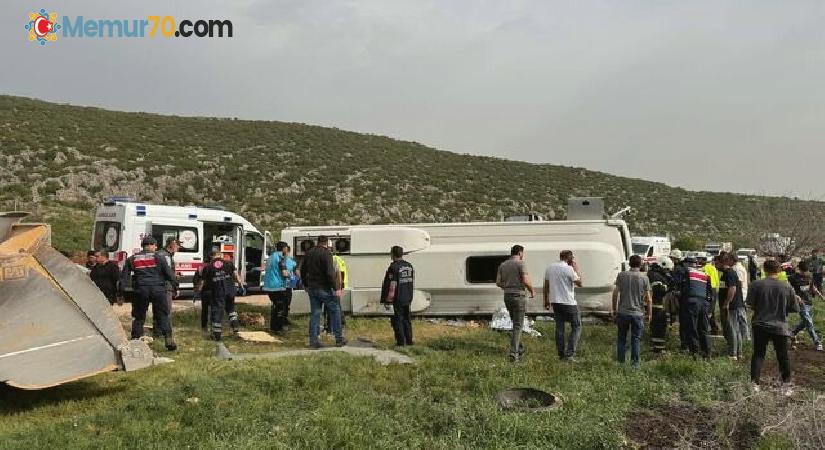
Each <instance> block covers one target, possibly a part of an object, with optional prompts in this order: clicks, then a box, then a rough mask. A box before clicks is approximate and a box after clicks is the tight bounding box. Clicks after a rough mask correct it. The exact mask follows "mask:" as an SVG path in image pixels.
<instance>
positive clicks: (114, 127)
mask: <svg viewBox="0 0 825 450" xmlns="http://www.w3.org/2000/svg"><path fill="white" fill-rule="evenodd" d="M111 195H129V196H133V197H136V198H139V199H141V200H142V201H145V202H154V203H167V204H221V205H224V206H225V207H226V208H228V209H230V210H233V211H236V212H239V213H241V214H243V215H245V216H246V217H247V218H249V219H250V220H251V221H253V222H254V223H256V224H259V225H261V226H262V227H263V228H265V229H269V230H271V231H273V232H277V231H278V230H279V229H280V228H282V227H283V226H285V225H286V224H332V223H387V222H430V221H467V220H499V219H500V218H501V217H502V216H506V215H510V214H513V213H519V212H524V211H535V212H539V213H542V214H545V215H548V216H550V217H555V218H562V217H563V216H564V214H565V208H566V202H567V199H568V197H570V196H582V195H592V196H601V197H604V198H605V200H606V203H607V205H608V210H609V211H615V210H617V209H619V208H621V207H623V206H626V205H627V206H631V207H633V212H632V213H631V214H630V215H629V216H627V219H628V221H629V222H630V224H631V227H632V231H633V232H634V234H640V235H645V234H653V233H656V234H661V233H666V232H669V233H672V234H674V235H676V236H694V237H697V238H700V239H702V238H714V239H724V240H741V239H743V236H746V235H747V233H746V230H748V229H749V228H752V223H751V218H752V217H754V215H758V214H759V212H760V211H763V210H764V209H765V207H766V205H769V204H770V202H772V201H776V200H777V199H775V198H768V197H758V196H750V195H737V194H728V193H711V192H690V191H686V190H684V189H679V188H672V187H668V186H666V185H664V184H661V183H653V182H648V181H643V180H637V179H631V178H624V177H617V176H612V175H608V174H605V173H600V172H594V171H589V170H585V169H580V168H573V167H563V166H555V165H537V164H528V163H524V162H517V161H508V160H502V159H497V158H490V157H479V156H469V155H461V154H456V153H450V152H445V151H439V150H436V149H433V148H430V147H427V146H424V145H421V144H418V143H415V142H405V141H399V140H395V139H391V138H387V137H382V136H375V135H369V134H360V133H353V132H348V131H342V130H339V129H335V128H324V127H318V126H311V125H304V124H298V123H283V122H265V121H246V120H232V119H214V118H200V117H174V116H162V115H156V114H145V113H124V112H115V111H106V110H102V109H98V108H88V107H77V106H68V105H59V104H53V103H47V102H43V101H38V100H32V99H26V98H20V97H11V96H0V210H3V209H11V208H13V207H14V205H15V204H17V205H18V207H19V208H20V209H25V210H32V211H34V212H35V213H36V215H37V216H38V218H39V219H42V220H48V221H49V222H50V223H52V225H53V228H54V234H55V245H56V246H57V247H59V248H61V249H64V250H74V249H83V248H86V247H87V246H88V241H89V236H90V234H91V228H90V223H91V220H92V211H93V208H94V205H95V203H97V202H98V201H100V200H101V199H103V198H105V197H107V196H111ZM820 206H821V205H820Z"/></svg>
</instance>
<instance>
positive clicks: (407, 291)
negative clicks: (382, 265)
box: [263, 236, 415, 349]
mask: <svg viewBox="0 0 825 450" xmlns="http://www.w3.org/2000/svg"><path fill="white" fill-rule="evenodd" d="M290 253H291V248H290V247H289V244H287V243H286V242H278V243H277V244H276V245H275V252H274V253H273V254H272V255H270V257H269V260H268V262H267V267H266V269H265V275H264V282H263V290H264V292H266V293H267V294H268V295H269V299H270V301H271V302H272V308H271V317H270V330H271V331H272V332H273V333H275V334H277V335H282V334H284V333H285V332H286V331H287V330H289V327H290V325H291V322H290V321H289V309H290V304H291V302H292V291H293V290H294V289H299V288H300V289H304V290H305V291H306V293H307V296H308V297H309V305H310V319H309V347H310V348H313V349H318V348H321V347H323V345H322V344H321V341H320V336H321V320H322V316H323V317H324V320H325V322H326V325H325V326H324V330H325V331H327V332H329V333H330V334H332V335H333V336H334V337H335V345H336V346H339V347H340V346H344V345H346V344H347V339H346V338H345V337H344V331H343V324H344V322H343V313H342V310H341V299H342V298H343V295H344V288H345V287H347V285H348V283H349V279H348V274H347V266H346V262H345V261H344V259H343V258H341V257H340V256H339V255H336V254H334V253H333V251H332V249H331V248H330V241H329V238H328V237H327V236H319V237H318V239H317V240H316V242H315V246H314V247H312V248H311V249H310V250H309V251H307V252H306V254H305V255H303V258H301V262H300V264H298V263H297V262H296V261H295V259H293V258H292V256H290ZM390 259H391V261H392V262H391V263H390V265H389V267H388V268H387V271H386V273H385V275H384V281H383V283H382V288H381V298H380V301H381V303H382V304H384V305H386V306H387V307H388V308H389V307H390V306H391V307H392V310H393V316H392V318H391V320H390V322H391V324H392V329H393V333H394V335H395V341H396V345H398V346H404V345H413V334H412V320H411V313H410V305H411V303H412V299H413V283H414V278H415V270H414V269H413V266H412V264H410V263H409V262H407V261H405V260H404V249H403V248H401V247H399V246H393V247H392V248H391V249H390Z"/></svg>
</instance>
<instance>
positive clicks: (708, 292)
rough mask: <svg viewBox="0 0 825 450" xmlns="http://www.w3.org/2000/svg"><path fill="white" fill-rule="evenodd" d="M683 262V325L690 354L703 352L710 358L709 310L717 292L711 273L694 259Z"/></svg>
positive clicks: (681, 318) (681, 303)
mask: <svg viewBox="0 0 825 450" xmlns="http://www.w3.org/2000/svg"><path fill="white" fill-rule="evenodd" d="M683 265H684V267H685V271H684V272H683V273H684V276H682V277H680V278H681V285H680V286H679V290H680V295H679V298H680V301H679V308H680V314H679V316H680V317H679V328H680V330H682V332H683V333H684V336H683V339H685V340H686V342H685V344H687V349H688V350H689V351H690V353H691V354H692V355H694V356H695V355H696V354H697V353H700V354H701V355H702V356H703V357H705V358H707V357H709V356H710V339H709V336H708V332H709V328H710V323H709V320H708V319H709V317H708V312H709V309H710V304H711V298H712V295H713V290H712V288H711V284H710V276H709V275H708V274H707V273H705V271H704V270H702V269H701V268H699V267H697V264H696V260H695V259H693V258H685V259H684V260H683Z"/></svg>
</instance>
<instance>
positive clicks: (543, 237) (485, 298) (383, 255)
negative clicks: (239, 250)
mask: <svg viewBox="0 0 825 450" xmlns="http://www.w3.org/2000/svg"><path fill="white" fill-rule="evenodd" d="M598 216H601V214H598ZM321 235H325V236H328V237H329V238H330V241H331V246H332V249H333V251H335V252H337V254H338V255H340V256H341V257H342V258H343V259H344V261H345V262H346V265H347V270H348V271H349V274H348V276H349V286H348V287H347V289H346V290H345V295H344V298H343V299H342V307H343V309H344V310H345V311H350V312H352V314H355V315H383V314H389V312H388V311H387V310H386V309H385V308H384V307H383V305H381V304H380V299H379V297H380V292H381V282H382V280H383V277H384V273H385V271H386V269H387V266H388V265H389V263H390V257H389V251H390V247H392V246H393V245H400V246H402V247H403V248H404V251H405V253H406V256H405V259H406V260H407V261H409V262H410V263H412V265H413V266H414V267H415V292H414V296H413V303H412V305H411V306H412V311H413V312H414V313H416V314H417V315H431V316H464V315H490V314H492V313H494V312H495V311H496V310H497V309H498V308H499V307H501V306H503V296H502V292H501V289H499V288H498V287H496V285H495V281H496V274H497V271H498V266H499V265H500V264H501V263H502V262H503V261H505V260H506V259H507V258H509V257H510V253H509V252H510V247H512V246H513V245H515V244H520V245H522V246H524V247H525V263H526V266H527V271H528V273H529V274H530V277H531V279H532V281H533V283H534V285H535V289H536V298H535V299H531V300H530V301H528V302H527V312H528V313H531V314H547V313H548V312H547V311H546V310H545V309H544V299H543V298H542V285H543V279H544V272H545V270H546V269H547V267H548V266H549V265H550V264H552V263H555V262H557V261H559V253H560V252H561V251H562V250H572V251H573V252H574V255H575V258H576V261H577V262H578V264H579V267H580V268H581V271H582V278H583V282H584V285H583V286H582V287H581V288H576V299H577V301H578V303H579V306H580V307H581V308H582V310H583V311H586V312H591V313H602V314H604V313H608V312H609V311H610V306H611V305H610V301H611V293H612V291H613V284H614V282H615V280H616V275H617V274H618V273H619V272H620V271H622V270H625V268H626V267H627V260H628V258H629V257H630V254H631V253H630V251H631V248H630V233H629V231H628V228H627V225H626V223H625V222H624V221H623V220H618V219H607V220H605V219H593V220H559V221H523V222H474V223H420V224H408V225H345V226H318V227H289V228H286V229H285V230H283V231H282V233H281V240H282V241H284V242H287V243H289V244H290V245H292V248H293V249H294V256H295V258H296V259H297V260H298V261H300V259H301V258H302V257H303V255H304V254H305V253H306V251H307V250H309V249H310V248H311V247H312V246H313V245H314V242H315V240H316V239H317V238H318V236H321ZM292 310H293V311H295V312H297V313H304V312H308V310H309V309H308V302H307V298H306V294H305V293H304V292H300V291H296V292H295V293H294V298H293V303H292Z"/></svg>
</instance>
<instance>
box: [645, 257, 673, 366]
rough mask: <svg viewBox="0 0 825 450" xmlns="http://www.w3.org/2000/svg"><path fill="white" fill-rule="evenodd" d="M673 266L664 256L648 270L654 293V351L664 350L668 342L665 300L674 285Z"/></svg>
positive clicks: (652, 332)
mask: <svg viewBox="0 0 825 450" xmlns="http://www.w3.org/2000/svg"><path fill="white" fill-rule="evenodd" d="M672 268H673V262H672V261H671V260H670V258H668V257H666V256H663V257H660V258H659V259H658V260H657V261H656V262H655V263H654V264H653V265H652V266H651V267H650V270H649V271H648V272H647V277H648V280H649V281H650V287H651V290H652V291H651V292H652V294H653V318H652V320H651V323H650V344H651V350H653V353H661V352H663V351H664V350H665V346H666V344H667V331H668V330H667V325H668V317H667V311H666V310H665V301H664V300H665V296H666V295H667V294H668V293H669V292H670V291H671V289H672V287H673V278H671V276H670V269H672Z"/></svg>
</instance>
